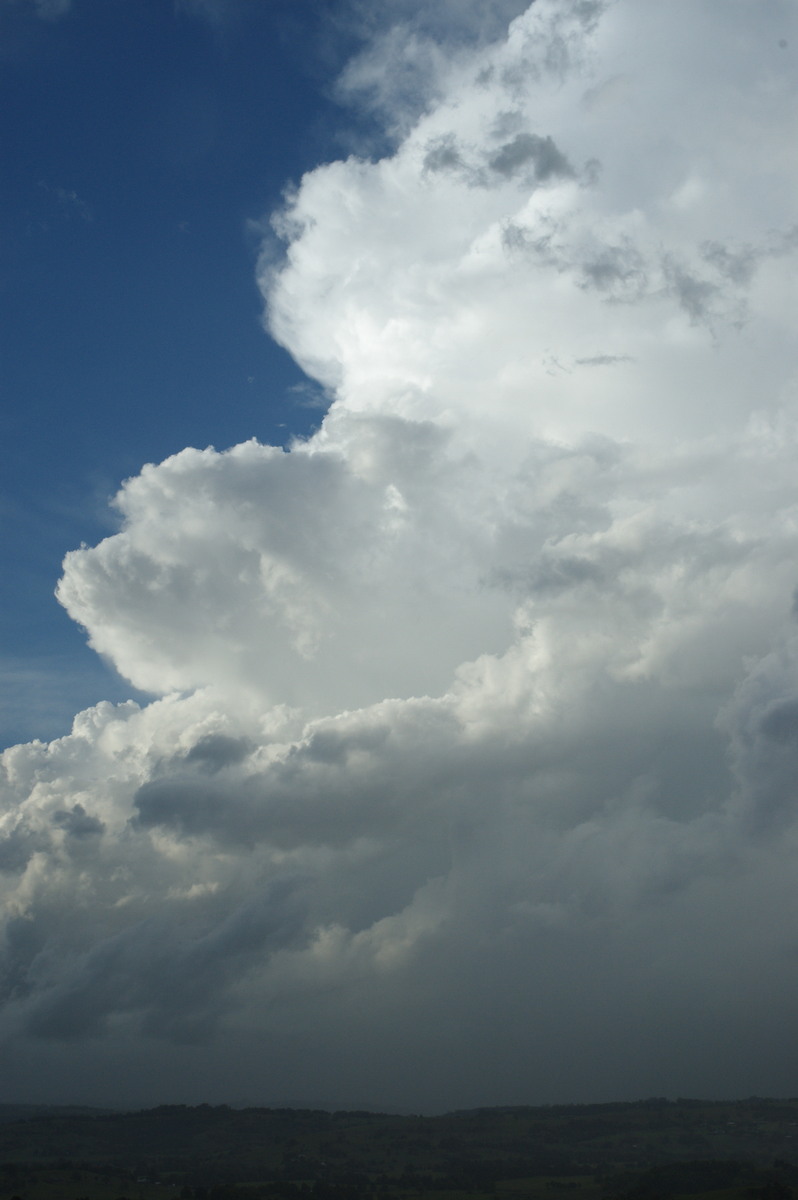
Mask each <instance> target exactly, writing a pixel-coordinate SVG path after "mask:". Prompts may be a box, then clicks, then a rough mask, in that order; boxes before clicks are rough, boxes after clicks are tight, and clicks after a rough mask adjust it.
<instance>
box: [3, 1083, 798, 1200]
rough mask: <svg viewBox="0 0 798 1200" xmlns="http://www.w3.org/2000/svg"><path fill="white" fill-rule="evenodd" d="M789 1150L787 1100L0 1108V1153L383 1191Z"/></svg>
mask: <svg viewBox="0 0 798 1200" xmlns="http://www.w3.org/2000/svg"><path fill="white" fill-rule="evenodd" d="M796 1158H798V1099H790V1100H763V1099H759V1098H751V1099H749V1100H741V1101H735V1102H705V1101H698V1100H678V1101H667V1100H646V1101H642V1102H639V1103H631V1104H621V1103H619V1104H589V1105H552V1106H546V1107H537V1108H532V1107H530V1108H524V1107H514V1108H485V1109H475V1110H472V1111H467V1112H454V1113H449V1114H447V1115H445V1116H438V1117H419V1116H399V1115H390V1114H375V1113H369V1112H362V1111H361V1112H335V1113H331V1112H325V1111H321V1110H313V1109H290V1108H286V1109H267V1108H248V1109H234V1108H229V1107H227V1106H218V1107H213V1106H210V1105H199V1106H197V1107H184V1106H180V1105H166V1106H162V1107H159V1108H153V1109H145V1110H142V1111H139V1112H108V1111H97V1110H85V1109H83V1110H81V1109H68V1108H51V1109H41V1108H35V1107H33V1106H25V1105H17V1106H14V1105H5V1106H0V1164H2V1163H23V1162H24V1163H38V1164H46V1163H51V1164H52V1163H59V1162H60V1163H64V1162H72V1163H82V1164H84V1165H86V1164H89V1165H91V1164H98V1165H101V1166H103V1167H104V1168H110V1167H113V1168H115V1169H116V1168H119V1169H124V1170H129V1171H131V1172H139V1173H141V1172H149V1173H150V1174H151V1175H152V1174H153V1173H156V1174H160V1175H162V1176H164V1177H165V1178H166V1177H170V1178H173V1179H177V1178H178V1177H179V1178H180V1179H181V1180H182V1181H183V1183H184V1184H187V1183H190V1182H191V1181H197V1180H199V1181H204V1182H205V1183H207V1182H208V1181H209V1180H211V1181H219V1182H221V1181H231V1182H232V1181H241V1180H252V1181H263V1180H266V1181H270V1183H271V1184H277V1183H279V1184H281V1185H288V1184H292V1185H293V1184H297V1185H299V1184H301V1185H302V1186H306V1187H307V1186H311V1185H314V1186H315V1185H317V1184H322V1183H323V1184H324V1185H325V1186H327V1187H328V1188H329V1187H332V1188H333V1189H334V1190H335V1188H338V1189H339V1191H340V1188H341V1187H343V1186H344V1184H345V1183H347V1186H349V1188H350V1190H352V1189H354V1190H353V1197H357V1196H360V1194H361V1193H362V1192H363V1190H364V1189H366V1190H367V1188H368V1187H373V1186H375V1181H381V1182H379V1187H380V1188H381V1189H382V1192H383V1193H384V1194H385V1196H386V1197H387V1196H388V1195H389V1193H390V1188H392V1187H393V1188H399V1189H400V1190H401V1189H402V1188H408V1187H412V1186H416V1185H417V1186H416V1190H417V1191H419V1190H433V1191H438V1192H440V1191H445V1190H447V1189H448V1190H458V1189H459V1190H462V1189H466V1190H469V1189H473V1187H474V1186H475V1185H477V1184H479V1185H480V1186H482V1184H484V1185H485V1186H488V1185H491V1186H492V1185H495V1184H496V1182H497V1181H501V1180H503V1181H511V1180H524V1179H541V1178H543V1177H551V1178H554V1177H558V1178H559V1177H566V1176H567V1177H569V1178H572V1179H577V1180H578V1179H585V1180H586V1179H588V1178H590V1179H598V1178H599V1177H600V1178H601V1180H602V1181H603V1182H602V1184H601V1187H602V1189H603V1191H604V1192H605V1193H613V1192H618V1193H619V1194H620V1193H621V1192H628V1191H629V1189H630V1188H632V1186H633V1185H632V1183H630V1178H631V1176H630V1175H629V1173H630V1172H632V1173H633V1174H634V1173H637V1174H636V1175H635V1178H637V1177H638V1176H639V1177H640V1178H642V1176H641V1172H645V1171H650V1170H651V1169H654V1168H661V1167H663V1166H664V1165H666V1164H669V1163H677V1162H682V1163H683V1162H691V1163H696V1162H699V1163H701V1162H703V1163H707V1162H725V1163H731V1162H737V1163H743V1162H744V1163H747V1164H749V1165H750V1166H752V1167H753V1168H756V1169H757V1170H762V1169H764V1168H770V1167H771V1166H772V1164H773V1162H774V1160H780V1161H781V1162H782V1163H784V1164H785V1165H786V1166H789V1164H790V1163H791V1162H792V1161H793V1160H795V1159H796ZM788 1173H789V1172H788ZM727 1174H728V1172H727ZM716 1175H717V1172H716ZM674 1178H676V1177H675V1176H674ZM701 1178H708V1176H707V1174H706V1171H705V1172H704V1175H703V1176H701ZM713 1178H714V1176H713ZM414 1180H415V1181H416V1185H414V1184H413V1181H414ZM422 1180H423V1187H422V1185H421V1183H420V1182H419V1181H422ZM347 1181H348V1182H347ZM789 1186H792V1185H791V1184H790V1185H789ZM386 1189H388V1191H386ZM283 1190H285V1189H283ZM671 1190H673V1188H671ZM683 1190H684V1192H685V1194H686V1190H687V1189H683ZM715 1190H718V1189H715ZM344 1200H348V1198H344ZM367 1200H373V1198H372V1196H371V1193H370V1192H369V1194H368V1196H367ZM377 1200H379V1198H377ZM772 1200H777V1198H772Z"/></svg>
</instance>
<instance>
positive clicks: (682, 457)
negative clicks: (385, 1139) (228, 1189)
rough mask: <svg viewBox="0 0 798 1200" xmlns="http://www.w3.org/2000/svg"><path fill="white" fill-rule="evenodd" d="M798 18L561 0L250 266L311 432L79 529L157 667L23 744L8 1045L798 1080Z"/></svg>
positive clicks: (351, 171) (459, 63)
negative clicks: (312, 390) (298, 379)
mask: <svg viewBox="0 0 798 1200" xmlns="http://www.w3.org/2000/svg"><path fill="white" fill-rule="evenodd" d="M797 23H798V22H797V21H796V13H795V10H794V8H793V7H792V6H791V5H790V4H789V3H788V2H787V0H773V2H772V3H769V4H767V5H763V4H761V3H755V2H754V0H731V2H729V3H728V4H725V5H724V6H722V9H721V8H719V6H718V5H717V4H715V3H714V2H711V0H674V2H672V3H669V4H667V5H662V4H657V3H654V0H643V2H640V0H615V2H609V3H606V4H605V3H601V2H599V0H536V3H534V4H533V5H532V6H531V7H530V8H529V10H528V11H527V12H526V13H524V14H522V15H521V16H519V17H517V18H516V19H515V20H514V21H512V23H511V24H510V26H509V29H508V30H507V34H506V37H504V38H502V39H501V40H500V41H497V42H495V43H492V44H490V45H488V46H480V48H478V49H474V48H471V49H470V50H467V49H464V48H463V46H462V45H461V44H460V45H457V46H456V47H450V48H448V49H447V47H446V45H445V44H441V43H439V44H437V45H436V46H435V47H434V54H433V52H432V49H430V55H431V59H430V61H432V62H433V63H434V70H433V71H431V72H430V73H429V77H428V78H427V85H428V88H429V94H428V96H427V102H426V104H425V105H424V107H423V111H422V112H421V114H420V115H419V113H418V111H413V112H411V111H410V110H408V109H403V108H402V107H401V99H400V98H398V97H400V96H401V89H400V90H397V92H396V93H395V94H393V93H390V92H389V91H388V92H386V95H388V96H389V99H388V100H386V101H385V103H386V104H389V103H392V104H393V106H394V107H393V109H392V111H391V119H392V121H393V124H394V128H396V129H399V130H401V133H400V134H398V135H397V142H396V146H395V149H394V150H393V151H392V152H391V153H389V154H388V155H386V156H385V157H383V158H381V159H379V161H368V160H364V159H361V158H355V157H352V158H349V159H347V160H345V161H339V162H333V163H329V164H326V165H324V166H321V167H319V168H317V169H316V170H314V171H311V172H310V173H309V174H307V175H306V176H305V177H304V178H303V180H302V181H301V184H300V186H299V187H298V188H297V190H296V191H295V192H294V193H293V194H292V195H291V196H290V197H289V199H288V200H287V202H286V205H285V207H284V209H283V211H282V212H280V213H279V214H277V215H276V216H275V217H274V219H273V225H272V228H273V234H271V235H270V237H269V239H267V244H266V245H265V246H264V252H263V255H262V258H261V265H260V268H259V278H260V284H261V287H262V290H263V294H264V297H265V300H266V307H267V319H268V326H269V329H270V331H271V333H272V334H273V336H274V337H276V338H277V339H278V341H280V342H281V343H282V344H283V345H284V346H286V347H287V348H288V349H289V350H290V352H291V353H292V354H293V355H294V357H295V358H296V360H297V361H298V362H299V364H300V365H301V366H302V367H303V369H304V370H305V371H306V372H307V373H308V374H309V375H310V376H312V377H313V378H314V379H316V380H317V381H318V382H319V384H320V385H322V386H323V388H324V389H325V391H326V393H327V394H328V396H329V398H330V400H331V404H330V408H329V411H328V412H327V415H326V417H325V419H324V421H323V423H322V425H321V427H320V428H319V430H318V432H317V433H316V434H314V435H313V436H312V437H310V438H309V439H308V440H306V441H301V442H297V443H295V444H293V445H292V446H291V447H290V449H288V450H285V451H284V450H282V449H278V448H275V447H270V446H263V445H260V444H258V443H257V442H255V441H252V442H248V443H245V444H243V445H240V446H236V447H233V448H232V449H230V450H228V451H226V452H223V453H220V452H217V451H216V450H214V449H206V450H201V451H200V450H194V449H187V450H184V451H183V452H182V453H180V454H178V455H175V456H174V457H173V458H170V459H168V460H167V461H165V462H163V463H161V464H159V465H157V466H153V465H150V466H146V467H145V468H144V469H143V470H142V471H141V473H140V474H139V475H138V476H137V477H136V478H134V479H131V480H129V481H127V482H126V483H125V485H124V486H123V488H122V490H121V491H120V493H119V496H118V497H117V500H116V503H117V506H118V508H119V511H120V513H121V515H122V524H121V528H120V530H119V532H118V533H116V534H115V535H114V536H112V537H109V538H107V539H106V540H105V541H104V542H102V543H101V544H100V545H98V546H97V547H95V548H84V549H81V550H78V551H75V552H73V553H71V554H69V555H68V556H67V559H66V562H65V568H64V576H63V579H62V580H61V583H60V585H59V593H58V594H59V598H60V600H61V602H62V603H63V604H64V606H65V607H66V608H67V610H68V611H69V613H70V614H71V615H72V616H73V617H74V618H75V620H77V621H78V622H80V623H81V624H82V625H83V626H85V628H86V629H87V631H88V634H89V637H90V642H91V645H92V646H93V647H94V648H95V649H96V650H97V651H98V652H100V653H101V654H103V655H105V656H107V657H108V658H109V659H110V660H111V661H112V662H113V663H114V665H115V666H116V667H117V669H118V670H119V671H120V672H121V673H122V674H123V675H124V676H125V677H126V678H128V679H129V680H130V681H131V682H132V683H133V684H134V685H135V686H136V687H138V688H141V689H144V690H145V691H148V692H150V693H152V694H153V695H154V696H155V697H157V698H156V699H154V700H153V702H152V703H151V704H149V705H148V706H147V707H144V708H140V707H138V706H137V705H135V704H133V703H130V704H127V705H122V706H119V707H112V706H110V705H108V704H100V705H98V706H97V708H95V709H92V710H89V711H87V712H84V713H81V714H80V715H79V716H78V717H77V718H76V720H75V726H74V729H73V732H72V733H71V735H70V736H68V737H65V738H62V739H60V740H59V741H57V742H53V743H51V744H50V745H43V744H41V743H38V742H34V743H31V744H30V745H24V746H17V747H15V748H13V749H11V750H9V751H7V752H6V753H5V756H4V772H5V774H4V782H3V787H4V793H3V796H4V799H3V804H4V807H3V816H2V818H1V820H2V824H1V825H0V830H2V833H1V835H0V839H1V840H0V869H1V870H2V874H0V887H2V888H3V904H4V911H5V912H6V914H7V923H6V932H5V950H4V954H5V959H4V964H5V965H4V970H5V976H4V978H5V980H6V982H5V984H4V987H5V992H4V996H5V1003H4V1007H3V1010H2V1029H3V1031H4V1032H5V1035H6V1036H7V1037H8V1038H9V1039H10V1043H11V1046H12V1049H11V1051H10V1055H11V1077H12V1078H21V1077H22V1073H23V1072H24V1071H25V1070H26V1067H27V1065H28V1064H30V1063H35V1062H39V1061H45V1060H46V1061H48V1062H49V1063H51V1064H53V1070H54V1071H55V1072H56V1073H57V1074H59V1077H62V1078H63V1079H64V1081H65V1083H64V1089H65V1090H66V1089H67V1084H66V1080H67V1079H68V1078H69V1072H70V1070H71V1069H72V1065H73V1064H74V1063H75V1062H77V1061H78V1060H80V1061H83V1062H87V1061H88V1062H89V1063H91V1064H92V1066H91V1069H92V1071H93V1072H94V1073H95V1077H96V1078H97V1080H98V1081H100V1082H99V1083H98V1084H97V1087H98V1094H99V1091H103V1089H104V1094H106V1095H108V1094H110V1093H111V1091H112V1087H113V1081H112V1075H113V1074H114V1072H115V1071H117V1070H118V1067H119V1064H120V1063H121V1064H124V1065H125V1071H126V1076H125V1078H126V1080H127V1081H128V1082H126V1084H125V1087H126V1088H128V1089H129V1094H130V1096H131V1097H134V1098H139V1097H140V1096H142V1095H143V1094H144V1081H145V1079H146V1078H147V1076H148V1075H149V1076H150V1078H152V1077H153V1074H155V1076H156V1077H157V1078H159V1079H160V1078H161V1076H159V1075H158V1074H157V1073H158V1071H163V1077H162V1078H163V1091H164V1092H165V1093H168V1096H167V1098H169V1097H171V1096H174V1095H177V1096H178V1098H182V1097H184V1096H185V1097H188V1098H194V1099H199V1098H202V1097H203V1095H205V1094H212V1098H216V1097H221V1098H223V1097H225V1096H235V1095H238V1094H241V1092H244V1093H247V1092H252V1091H253V1089H254V1090H256V1091H257V1094H258V1095H260V1096H266V1095H272V1096H279V1097H285V1098H288V1099H294V1100H296V1101H301V1100H302V1099H303V1098H304V1099H306V1098H308V1097H313V1096H320V1095H331V1096H334V1097H336V1098H339V1099H341V1100H346V1099H349V1098H356V1097H369V1098H372V1099H373V1100H374V1101H376V1102H378V1103H389V1102H394V1103H402V1104H410V1105H413V1106H418V1107H422V1106H431V1107H435V1106H447V1105H449V1106H455V1105H458V1104H460V1105H464V1104H471V1103H501V1102H523V1101H535V1100H562V1099H577V1100H579V1099H600V1098H607V1099H610V1098H615V1097H618V1096H629V1097H632V1096H636V1095H642V1094H651V1093H669V1092H670V1093H675V1092H680V1093H682V1094H685V1093H689V1092H693V1093H696V1092H703V1093H704V1094H714V1095H722V1094H726V1095H728V1094H734V1093H750V1092H752V1091H757V1092H760V1093H766V1092H778V1091H782V1092H783V1091H790V1090H792V1091H794V1090H795V1088H794V1083H793V1082H792V1081H794V1071H793V1067H794V1059H795V1056H796V1052H798V1043H796V1039H795V1037H794V1034H793V1033H792V1031H791V1026H792V1024H793V1022H790V1021H789V1020H788V1014H790V1013H791V1012H792V1010H793V1007H794V996H795V989H796V986H798V953H796V948H798V925H797V924H796V920H795V917H794V915H793V914H794V910H795V902H796V899H798V884H796V875H795V869H794V854H795V843H796V835H797V834H798V821H797V818H798V813H797V812H796V805H795V786H796V785H795V780H796V767H797V766H798V676H796V653H797V651H798V642H797V641H796V633H797V632H798V627H796V622H795V600H794V592H795V588H796V585H797V584H798V565H796V564H798V522H797V520H796V513H798V499H797V493H796V475H795V462H796V448H797V446H796V443H797V442H798V437H797V434H798V423H797V422H796V416H797V415H798V389H797V387H796V379H797V378H798V376H797V375H796V342H795V335H794V328H793V326H794V313H795V312H796V310H798V297H796V286H795V280H796V255H797V254H798V220H797V219H796V214H795V197H796V195H798V157H796V155H795V147H794V133H795V128H796V115H797V114H796V75H795V71H794V47H795V46H796V45H798V30H797V29H796V28H795V26H796V24H797ZM408 44H409V43H408V42H407V41H404V42H403V41H402V39H401V37H393V38H391V39H387V40H384V41H383V42H381V43H380V44H379V45H377V46H376V47H375V48H374V50H373V52H372V59H371V60H370V59H369V57H368V56H364V57H362V58H361V60H360V62H359V63H358V64H357V66H356V67H354V68H352V71H351V72H350V82H352V79H353V77H355V76H357V75H358V74H359V77H360V80H361V82H363V81H364V80H365V81H366V82H367V83H368V81H369V80H370V81H371V83H372V85H373V82H374V80H375V79H380V80H384V79H385V78H386V77H389V76H390V73H391V71H394V72H397V73H400V72H401V71H402V70H403V68H404V65H405V64H404V62H403V59H402V55H403V53H406V52H407V46H408ZM413 46H414V48H415V52H416V53H417V52H418V44H417V42H414V43H413ZM390 96H393V99H392V100H391V99H390ZM278 244H281V246H282V249H281V251H280V253H277V250H276V247H277V245H278ZM176 1072H180V1079H181V1083H180V1085H179V1086H175V1085H174V1078H175V1073H176Z"/></svg>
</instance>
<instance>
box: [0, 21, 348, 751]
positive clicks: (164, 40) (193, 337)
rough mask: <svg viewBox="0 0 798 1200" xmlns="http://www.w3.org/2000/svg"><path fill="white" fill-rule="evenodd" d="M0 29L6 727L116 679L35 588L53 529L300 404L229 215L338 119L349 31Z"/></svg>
mask: <svg viewBox="0 0 798 1200" xmlns="http://www.w3.org/2000/svg"><path fill="white" fill-rule="evenodd" d="M0 36H1V37H2V42H3V50H2V51H0V53H1V54H2V82H1V83H0V87H2V89H3V94H2V106H1V108H2V118H0V119H1V120H2V125H3V142H2V144H3V185H2V221H3V238H2V250H1V251H0V253H2V293H1V294H2V304H3V319H2V389H3V395H4V402H3V414H4V415H3V439H2V447H3V450H2V453H3V463H2V481H3V482H2V489H3V490H2V508H3V537H4V550H5V555H6V563H7V569H6V571H5V572H4V584H3V593H4V600H3V626H2V628H3V638H2V642H3V663H4V675H7V677H6V678H5V680H4V690H5V701H4V704H3V707H2V738H3V741H4V744H10V743H13V742H15V741H19V740H24V739H25V738H27V737H32V736H42V737H50V736H55V735H58V734H61V733H64V732H66V731H67V730H68V728H69V724H70V722H71V718H72V715H73V713H74V711H75V710H76V709H77V708H79V707H81V706H82V705H84V704H88V703H93V702H94V701H96V700H97V699H99V698H100V697H101V696H102V697H110V698H122V696H123V694H124V695H128V694H130V687H129V685H125V684H122V683H121V682H120V681H118V680H117V679H116V678H115V674H114V673H113V672H112V671H106V670H105V669H104V668H103V665H102V662H101V661H100V660H99V659H97V658H96V656H95V655H92V654H91V653H88V652H86V651H85V649H84V643H85V638H84V637H83V636H82V634H81V632H80V630H79V629H77V628H76V627H75V626H74V625H73V623H72V622H71V621H70V620H69V619H68V618H67V617H66V615H65V614H64V612H63V610H62V609H61V608H60V607H59V606H58V605H57V603H56V602H55V600H54V598H53V588H54V585H55V581H56V579H57V578H58V575H59V574H60V566H61V560H62V558H63V556H64V554H65V553H66V551H67V550H69V549H72V548H74V547H75V546H77V545H79V544H80V543H81V542H82V541H87V542H92V541H95V540H97V539H98V538H100V537H102V536H104V535H105V534H106V533H108V532H109V531H110V530H111V529H112V528H113V524H114V516H113V514H112V513H111V512H110V511H109V509H108V503H107V502H108V499H109V497H110V496H112V495H113V493H114V492H115V491H116V489H117V487H118V486H119V484H120V483H121V481H122V480H123V479H124V478H126V477H127V476H128V475H131V474H134V473H136V472H137V471H138V469H139V468H140V467H141V465H142V464H143V463H145V462H157V461H160V460H161V459H163V458H165V457H166V456H167V455H169V454H173V453H175V452H176V451H178V450H180V449H182V448H183V447H184V446H186V445H195V446H200V447H202V446H206V445H209V444H213V445H215V446H217V447H218V448H223V447H226V446H229V445H232V444H234V443H236V442H238V441H243V440H245V439H247V438H249V437H258V438H260V439H262V440H264V441H269V442H276V443H278V444H279V443H282V442H283V441H284V440H286V439H287V437H288V435H289V433H295V432H296V433H304V432H307V430H308V429H309V428H310V427H311V426H312V425H313V424H314V423H317V422H318V420H319V417H320V413H319V411H318V409H314V408H313V407H310V406H308V401H312V400H313V399H314V393H312V392H310V393H304V392H297V391H296V390H294V389H296V388H297V387H298V386H301V385H302V383H303V381H305V376H304V375H303V374H302V372H301V371H300V370H299V369H298V368H297V367H296V365H295V364H294V363H293V362H292V360H291V358H290V356H289V355H288V354H287V353H286V352H285V351H283V350H282V349H280V348H279V347H277V346H276V345H275V343H274V342H273V341H272V340H271V339H270V338H269V337H268V336H267V335H266V334H265V333H264V331H263V327H262V324H261V313H262V307H263V304H262V298H261V297H260V295H259V293H258V291H257V288H256V286H255V279H254V263H255V257H256V253H257V250H258V247H259V241H260V238H259V237H258V236H257V235H256V234H255V233H253V232H249V231H248V226H249V223H250V222H253V221H259V220H261V219H262V218H263V217H264V216H268V214H269V212H270V211H271V209H273V208H274V207H276V206H277V205H278V204H279V203H280V199H281V196H282V192H283V189H284V188H285V187H286V186H287V185H289V184H290V183H291V182H296V181H298V179H299V177H300V176H301V173H302V171H303V170H305V169H307V168H308V167H310V166H313V165H315V164H316V163H317V162H318V161H320V160H323V159H325V158H327V157H330V156H333V155H335V154H336V153H339V152H340V149H341V141H340V136H339V132H338V131H339V130H340V128H341V126H342V124H345V123H347V121H348V122H349V123H350V125H351V124H352V123H353V120H354V118H353V117H352V114H351V113H350V114H349V116H348V117H346V118H343V119H342V110H341V108H340V106H337V105H335V104H334V103H333V102H332V101H331V100H329V99H328V95H329V91H330V88H331V85H332V81H333V78H334V70H335V61H336V58H337V57H339V56H340V54H341V53H342V49H343V47H344V46H345V44H346V38H345V36H344V35H343V34H341V33H340V32H339V33H338V34H337V35H334V29H333V26H332V24H331V22H330V21H329V20H324V12H323V6H318V5H313V4H305V3H303V2H302V0H286V2H283V3H280V2H279V0H269V2H268V3H253V4H238V5H229V4H228V5H225V6H223V7H222V6H217V7H216V8H204V7H202V6H189V5H186V6H184V7H182V8H181V7H176V6H174V5H173V4H171V3H165V2H164V0H143V2H141V3H139V2H138V0H137V2H136V3H131V2H128V0H112V2H111V3H105V2H101V3H98V2H96V0H83V2H78V3H75V4H74V5H72V6H71V7H69V8H68V9H67V10H65V11H64V12H63V13H61V15H60V17H59V15H58V14H57V13H55V12H54V13H53V14H52V15H51V18H50V19H44V17H43V15H41V14H40V13H38V12H37V10H36V9H35V8H34V6H33V4H30V3H26V2H22V3H10V4H9V3H6V4H4V5H3V6H2V8H0ZM305 382H306V381H305ZM315 399H316V401H317V402H318V401H319V399H320V393H319V391H318V389H316V392H315Z"/></svg>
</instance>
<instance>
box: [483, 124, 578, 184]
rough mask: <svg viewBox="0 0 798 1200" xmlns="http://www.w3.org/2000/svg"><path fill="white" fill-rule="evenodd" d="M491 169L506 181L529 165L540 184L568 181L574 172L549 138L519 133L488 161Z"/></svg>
mask: <svg viewBox="0 0 798 1200" xmlns="http://www.w3.org/2000/svg"><path fill="white" fill-rule="evenodd" d="M489 165H490V167H491V169H492V170H494V171H496V172H497V173H498V174H499V175H504V176H505V177H506V178H511V177H513V176H514V175H517V174H518V173H519V172H520V171H521V170H522V169H523V168H525V167H528V166H531V167H532V169H533V173H534V177H535V179H536V180H537V181H538V182H539V183H545V182H546V181H547V180H548V179H552V178H561V179H570V178H572V177H573V175H574V170H573V167H572V166H571V164H570V163H569V162H568V159H567V158H566V157H565V155H564V154H563V153H562V151H561V150H560V149H558V147H557V146H556V145H555V144H554V141H553V140H552V138H551V137H549V136H546V137H540V136H539V135H538V134H535V133H519V134H516V136H515V137H514V138H513V139H512V141H510V142H506V143H505V145H504V146H502V147H501V149H499V150H497V151H496V153H495V154H494V155H493V157H492V158H491V159H490V161H489Z"/></svg>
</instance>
